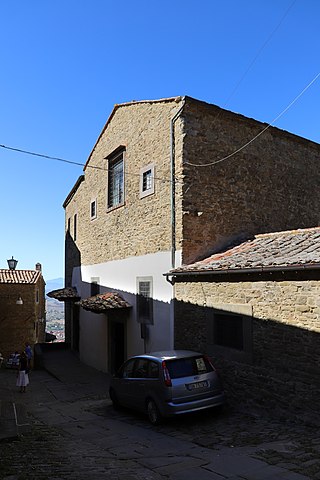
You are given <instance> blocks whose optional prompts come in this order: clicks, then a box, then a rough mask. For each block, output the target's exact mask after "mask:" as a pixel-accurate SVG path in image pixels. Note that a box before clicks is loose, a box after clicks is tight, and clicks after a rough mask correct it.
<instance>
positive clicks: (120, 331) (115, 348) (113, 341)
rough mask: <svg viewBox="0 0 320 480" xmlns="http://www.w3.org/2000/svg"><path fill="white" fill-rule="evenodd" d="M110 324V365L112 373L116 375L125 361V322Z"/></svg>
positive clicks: (113, 321) (119, 321)
mask: <svg viewBox="0 0 320 480" xmlns="http://www.w3.org/2000/svg"><path fill="white" fill-rule="evenodd" d="M109 322H110V323H109V352H110V358H109V360H110V361H109V365H110V371H111V373H114V372H116V371H117V370H118V368H120V367H121V365H122V364H123V362H124V361H125V322H124V320H118V321H117V320H109Z"/></svg>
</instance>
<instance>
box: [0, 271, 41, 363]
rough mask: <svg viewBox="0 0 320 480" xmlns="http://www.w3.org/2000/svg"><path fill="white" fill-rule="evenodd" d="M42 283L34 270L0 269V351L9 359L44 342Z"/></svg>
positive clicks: (39, 274)
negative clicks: (17, 352) (28, 346)
mask: <svg viewBox="0 0 320 480" xmlns="http://www.w3.org/2000/svg"><path fill="white" fill-rule="evenodd" d="M45 326H46V323H45V282H44V279H43V276H42V273H41V265H40V264H39V263H37V265H36V267H35V270H10V269H0V352H1V354H2V355H3V356H4V357H8V356H9V355H10V354H11V353H13V352H15V351H19V352H20V351H22V350H24V348H25V343H26V342H28V343H29V344H30V345H31V347H33V346H34V345H35V344H36V343H43V342H45Z"/></svg>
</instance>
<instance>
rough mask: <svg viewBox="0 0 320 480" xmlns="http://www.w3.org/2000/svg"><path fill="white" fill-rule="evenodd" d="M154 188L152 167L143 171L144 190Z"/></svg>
mask: <svg viewBox="0 0 320 480" xmlns="http://www.w3.org/2000/svg"><path fill="white" fill-rule="evenodd" d="M151 188H152V172H151V169H150V170H147V171H146V172H144V173H143V179H142V191H143V192H145V191H146V190H150V189H151Z"/></svg>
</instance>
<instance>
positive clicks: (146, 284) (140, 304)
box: [136, 277, 153, 325]
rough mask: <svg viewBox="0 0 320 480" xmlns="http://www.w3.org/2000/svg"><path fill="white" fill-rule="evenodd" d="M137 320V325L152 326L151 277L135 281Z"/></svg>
mask: <svg viewBox="0 0 320 480" xmlns="http://www.w3.org/2000/svg"><path fill="white" fill-rule="evenodd" d="M136 306H137V319H138V322H139V323H144V324H148V325H152V324H153V298H152V277H140V278H138V279H137V305H136Z"/></svg>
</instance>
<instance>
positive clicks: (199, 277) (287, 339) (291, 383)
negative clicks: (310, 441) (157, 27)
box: [168, 227, 320, 423]
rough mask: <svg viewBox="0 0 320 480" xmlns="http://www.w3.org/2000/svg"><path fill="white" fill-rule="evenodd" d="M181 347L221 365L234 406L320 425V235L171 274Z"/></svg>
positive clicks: (295, 235) (244, 248)
mask: <svg viewBox="0 0 320 480" xmlns="http://www.w3.org/2000/svg"><path fill="white" fill-rule="evenodd" d="M168 279H169V280H170V281H171V282H173V283H174V285H175V292H176V298H175V345H176V347H178V348H179V347H183V348H190V349H194V350H200V351H205V352H207V353H209V354H210V355H212V356H213V357H214V358H215V361H216V363H217V364H218V365H219V367H220V369H221V372H222V375H223V377H224V382H225V386H226V389H227V391H228V396H229V400H230V401H234V402H237V403H239V402H241V403H242V404H245V405H251V406H264V407H268V408H272V409H277V408H279V407H280V409H282V410H285V411H290V412H292V413H294V414H295V415H299V416H300V417H304V418H305V419H312V421H313V422H314V421H315V419H317V421H318V423H320V415H319V408H318V399H319V396H320V352H319V338H320V228H319V227H318V228H313V229H303V230H295V231H285V232H278V233H271V234H263V235H256V236H254V237H253V238H252V239H250V240H247V241H246V242H243V243H241V244H238V245H236V246H234V247H231V248H228V249H226V250H225V251H222V252H219V253H215V254H213V255H212V256H210V257H208V258H206V259H204V260H201V261H199V262H196V263H194V264H190V265H187V266H181V267H180V268H177V269H175V270H174V271H173V272H170V274H169V275H168Z"/></svg>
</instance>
